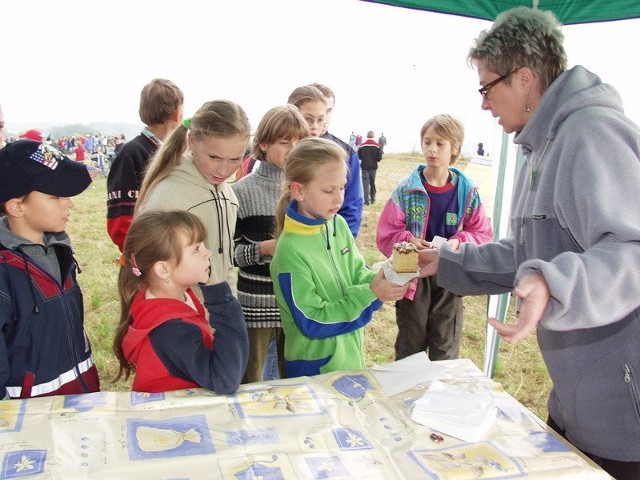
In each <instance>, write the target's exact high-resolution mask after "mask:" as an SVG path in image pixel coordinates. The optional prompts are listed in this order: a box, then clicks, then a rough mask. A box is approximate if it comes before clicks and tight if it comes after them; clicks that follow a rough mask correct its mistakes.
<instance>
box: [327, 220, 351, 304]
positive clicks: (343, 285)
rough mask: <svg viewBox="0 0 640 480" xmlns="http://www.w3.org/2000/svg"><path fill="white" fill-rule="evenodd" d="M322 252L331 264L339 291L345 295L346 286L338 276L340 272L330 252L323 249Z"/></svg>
mask: <svg viewBox="0 0 640 480" xmlns="http://www.w3.org/2000/svg"><path fill="white" fill-rule="evenodd" d="M327 230H329V229H328V228H327ZM324 250H325V252H326V254H327V256H328V257H329V261H330V262H331V268H332V270H333V274H334V275H335V277H336V280H337V281H338V284H339V285H340V289H341V290H342V294H343V295H345V294H346V291H347V289H346V286H345V284H344V280H343V279H342V277H341V276H340V271H339V270H338V267H337V266H336V261H335V259H334V258H333V254H332V253H331V250H327V249H324Z"/></svg>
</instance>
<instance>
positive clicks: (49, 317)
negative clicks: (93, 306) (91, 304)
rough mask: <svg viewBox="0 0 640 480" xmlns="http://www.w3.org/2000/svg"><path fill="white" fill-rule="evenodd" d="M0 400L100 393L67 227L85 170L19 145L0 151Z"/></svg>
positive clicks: (47, 150) (32, 145)
mask: <svg viewBox="0 0 640 480" xmlns="http://www.w3.org/2000/svg"><path fill="white" fill-rule="evenodd" d="M0 170H1V171H2V172H3V173H2V174H1V175H0V214H1V215H2V216H1V217H0V330H1V331H2V335H0V399H8V398H29V397H38V396H47V395H58V394H60V395H67V394H76V393H87V392H95V391H99V390H100V382H99V379H98V371H97V368H96V366H95V364H94V361H93V356H92V354H91V347H90V345H89V341H88V339H87V336H86V334H85V331H84V326H83V324H84V310H83V302H82V292H81V291H80V287H79V285H78V283H77V281H76V270H77V263H76V260H75V258H74V256H73V251H72V249H71V243H70V240H69V236H68V235H67V234H66V233H65V231H64V229H65V226H66V224H67V222H68V220H69V215H70V212H71V208H73V202H72V201H71V198H70V197H72V196H75V195H78V194H79V193H81V192H83V191H84V190H85V189H86V188H87V187H88V186H89V184H90V183H91V177H90V176H89V173H88V171H87V168H86V166H85V165H83V164H81V163H77V162H74V161H72V160H70V159H69V158H67V157H65V156H64V155H62V153H60V152H59V151H58V150H56V149H55V148H53V147H51V146H48V145H45V144H43V143H41V142H35V141H32V140H19V141H17V142H13V143H10V144H9V145H7V146H6V147H4V148H2V149H0Z"/></svg>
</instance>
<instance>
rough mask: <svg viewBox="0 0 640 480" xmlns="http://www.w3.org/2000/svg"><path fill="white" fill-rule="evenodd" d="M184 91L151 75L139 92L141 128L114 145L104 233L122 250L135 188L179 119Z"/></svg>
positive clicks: (130, 216)
mask: <svg viewBox="0 0 640 480" xmlns="http://www.w3.org/2000/svg"><path fill="white" fill-rule="evenodd" d="M183 103H184V94H183V93H182V90H180V88H179V87H178V86H177V85H176V84H175V83H173V82H172V81H171V80H167V79H165V78H154V79H153V80H151V81H150V82H149V83H147V84H146V85H145V86H144V87H143V88H142V91H141V92H140V107H139V109H138V113H139V115H140V120H142V123H144V124H145V127H144V129H143V130H142V132H141V133H140V135H138V136H137V137H135V138H133V139H132V140H131V141H130V142H127V143H124V135H122V137H123V138H122V143H121V144H119V145H116V157H115V158H114V159H113V162H112V163H111V166H110V168H109V174H108V177H107V233H108V234H109V237H110V238H111V240H112V241H113V243H115V244H116V246H117V247H118V248H119V249H120V251H122V248H123V246H124V239H125V237H126V236H127V232H128V231H129V225H130V224H131V221H132V219H133V211H134V209H135V206H136V202H137V201H138V192H139V191H140V187H141V186H142V180H143V179H144V174H145V172H146V169H147V166H148V164H149V161H150V160H151V157H153V155H154V154H155V153H156V151H157V150H158V148H160V145H161V144H162V142H163V141H164V139H165V138H166V137H167V136H168V135H169V134H170V133H171V132H172V131H173V130H174V129H175V128H176V127H177V126H178V125H179V124H180V122H182V108H183Z"/></svg>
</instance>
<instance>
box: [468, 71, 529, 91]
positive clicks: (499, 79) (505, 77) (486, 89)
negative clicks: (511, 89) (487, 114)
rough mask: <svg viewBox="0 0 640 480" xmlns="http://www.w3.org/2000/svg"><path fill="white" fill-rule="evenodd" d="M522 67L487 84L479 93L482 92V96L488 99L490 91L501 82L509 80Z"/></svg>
mask: <svg viewBox="0 0 640 480" xmlns="http://www.w3.org/2000/svg"><path fill="white" fill-rule="evenodd" d="M520 68H521V67H516V68H514V69H513V70H511V71H510V72H509V73H507V74H506V75H502V76H501V77H498V78H496V79H495V80H493V81H492V82H489V83H487V84H486V85H484V86H483V87H482V88H479V89H478V92H480V95H482V97H483V98H487V95H488V94H489V91H490V90H491V89H492V88H493V87H495V86H496V85H497V84H499V83H500V82H502V81H504V80H506V79H507V78H509V77H510V76H511V75H513V74H514V73H516V72H517V71H518V70H520Z"/></svg>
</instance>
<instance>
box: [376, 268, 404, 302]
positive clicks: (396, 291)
mask: <svg viewBox="0 0 640 480" xmlns="http://www.w3.org/2000/svg"><path fill="white" fill-rule="evenodd" d="M409 285H411V282H407V283H405V284H404V285H397V284H395V283H392V282H390V281H389V280H387V279H386V278H385V276H384V272H383V271H382V269H380V270H378V273H377V274H376V276H375V277H374V278H373V280H372V281H371V285H370V288H371V290H372V291H373V293H375V294H376V297H378V299H379V300H381V301H383V302H388V301H391V300H401V299H402V297H404V294H405V293H406V291H407V289H408V288H409Z"/></svg>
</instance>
